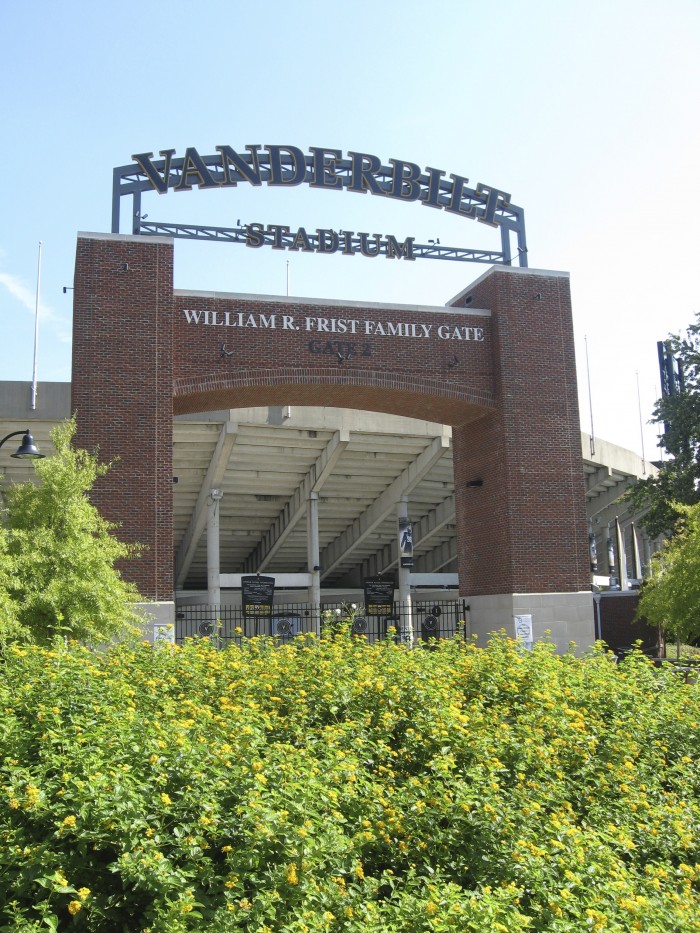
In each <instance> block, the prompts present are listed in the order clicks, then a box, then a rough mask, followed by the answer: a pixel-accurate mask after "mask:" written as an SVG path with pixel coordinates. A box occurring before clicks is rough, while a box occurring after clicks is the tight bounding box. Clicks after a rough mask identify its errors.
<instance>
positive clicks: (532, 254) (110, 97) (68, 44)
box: [0, 0, 700, 459]
mask: <svg viewBox="0 0 700 933" xmlns="http://www.w3.org/2000/svg"><path fill="white" fill-rule="evenodd" d="M699 44H700V4H699V3H698V2H697V0H692V2H690V0H673V2H671V3H668V4H664V5H661V4H658V3H652V2H648V0H636V2H627V0H588V2H585V3H584V2H575V0H569V2H562V0H552V2H550V0H529V2H524V0H501V2H498V3H494V2H486V0H431V3H430V4H426V3H417V2H414V0H403V2H402V3H400V4H393V5H391V4H389V5H387V4H376V5H371V4H369V5H367V4H364V5H358V4H351V3H348V4H329V3H327V2H317V0H297V2H296V3H293V4H290V3H286V2H280V0H270V2H268V3H266V4H253V3H249V2H246V3H242V2H237V0H229V2H224V0H209V2H208V3H206V4H201V5H200V4H192V3H184V2H180V0H174V2H170V3H168V4H162V3H156V2H150V0H144V2H142V3H141V4H139V5H133V4H124V3H115V2H112V0H101V2H100V3H95V2H94V0H93V2H76V0H63V2H61V3H56V2H53V0H52V2H44V0H4V2H3V3H2V4H0V53H1V54H0V79H1V82H2V88H3V93H2V95H0V138H1V139H2V142H3V146H2V153H3V163H4V166H3V168H4V170H3V173H2V189H1V194H0V218H1V221H2V222H1V223H0V321H1V335H2V339H1V340H0V363H1V365H0V379H26V380H29V379H31V376H32V364H33V347H34V301H35V289H36V274H37V255H38V243H39V241H40V240H41V241H42V243H43V246H42V275H41V313H40V328H39V352H38V374H39V381H40V383H41V381H42V380H46V381H51V380H68V379H69V378H70V335H71V292H70V291H69V292H68V293H67V294H65V295H64V294H63V286H70V285H71V284H72V277H73V264H74V256H75V240H76V234H77V232H78V231H109V229H110V212H111V180H112V168H113V167H114V166H117V165H122V164H125V163H128V162H129V161H130V160H131V155H132V154H133V153H136V152H149V151H153V152H155V153H157V152H158V151H159V150H161V149H167V148H175V149H176V150H177V154H178V155H180V154H182V153H183V152H184V149H185V148H186V147H187V146H194V147H196V148H197V149H198V150H199V152H201V153H213V152H214V151H215V146H216V145H220V144H228V145H231V146H232V147H233V148H234V149H239V148H240V149H242V148H243V147H244V146H245V145H246V144H255V143H259V144H261V145H266V144H271V143H277V144H282V145H294V146H298V147H299V148H300V149H302V150H303V151H307V150H308V147H309V146H322V147H328V148H336V149H341V150H343V151H344V152H347V151H348V150H359V151H363V152H368V153H373V154H375V155H377V156H379V157H380V158H381V159H382V161H383V162H386V161H387V160H388V159H389V158H392V157H393V158H397V159H406V160H408V161H413V162H416V163H418V164H419V165H421V166H434V167H437V168H441V169H444V170H445V171H446V172H447V173H450V172H454V173H457V174H461V175H463V176H466V177H468V178H469V179H470V181H471V182H472V183H476V182H478V181H480V182H483V183H485V184H489V185H493V186H496V187H498V188H501V189H504V190H506V191H508V192H510V193H511V195H512V200H513V203H515V204H518V205H520V206H522V207H523V208H524V209H525V219H526V226H527V236H528V247H529V264H530V266H531V267H532V268H539V269H556V270H564V271H568V272H570V274H571V287H572V295H573V302H574V325H575V330H576V342H577V359H578V369H579V385H580V407H581V413H582V427H583V428H584V429H586V430H588V429H589V427H590V415H589V403H588V381H587V374H586V344H587V349H588V359H589V366H590V376H591V389H592V401H593V422H594V428H595V433H596V435H597V436H598V437H601V438H606V439H608V440H611V441H613V442H615V443H619V444H622V445H623V446H626V447H630V448H633V449H636V450H637V451H638V452H641V445H642V435H641V431H640V411H639V403H638V388H637V387H638V386H639V399H640V400H641V410H642V421H643V422H645V424H644V428H643V431H644V435H643V436H644V447H645V454H646V456H647V458H648V459H654V458H655V457H657V456H658V454H657V451H656V447H655V433H656V432H655V429H654V428H652V427H650V426H647V425H646V421H647V419H648V418H649V416H650V414H651V409H652V407H653V402H654V400H655V398H656V395H657V394H658V367H657V356H656V341H657V340H659V339H662V338H664V337H665V336H666V335H667V334H668V333H669V332H671V331H682V330H683V329H684V328H685V327H686V326H687V325H688V324H689V323H690V322H691V321H692V320H693V319H694V317H695V315H696V314H697V313H698V311H700V300H699V297H698V291H699V288H698V276H697V273H696V271H695V270H696V267H697V264H698V257H699V256H700V235H699V233H698V226H697V216H698V213H699V210H698V209H699V208H700V183H699V182H698V164H699V159H698V154H699V150H700V146H699V143H700V122H699V121H698V103H699V101H700V67H699V65H698V55H697V48H698V46H699ZM144 210H145V211H147V212H148V213H149V214H150V215H151V217H152V218H154V219H158V220H161V221H183V222H191V223H208V224H215V225H221V226H228V225H231V226H233V225H235V222H236V220H237V219H239V218H240V219H242V220H244V222H252V221H258V222H262V223H286V224H289V225H290V226H291V227H293V228H294V229H296V227H298V226H304V227H306V228H307V229H309V230H314V229H315V228H316V227H318V226H329V227H336V228H337V227H340V226H343V227H344V228H346V229H347V228H349V229H355V230H368V231H371V232H374V231H375V230H376V231H382V232H391V233H395V234H396V235H398V236H401V237H405V236H414V237H416V240H417V242H426V241H427V239H430V238H437V237H439V238H440V239H441V241H442V242H443V243H449V244H450V245H457V246H465V247H474V248H480V247H483V248H498V246H497V240H496V238H495V237H494V233H493V231H491V230H490V228H488V227H486V226H485V225H483V224H478V223H473V222H471V221H467V220H464V219H461V218H451V217H448V216H447V215H445V212H444V211H440V212H438V211H423V210H419V209H418V207H417V206H410V207H409V205H405V204H394V203H392V202H390V201H387V200H386V199H382V198H372V197H364V198H363V197H358V196H355V195H351V194H349V193H346V192H343V193H340V194H338V195H337V196H336V194H335V193H329V192H319V191H313V190H311V189H309V188H308V186H306V185H303V186H301V187H299V188H294V189H290V190H285V191H283V190H281V189H277V188H268V187H267V186H264V187H263V188H261V189H253V188H250V187H248V188H247V190H246V189H245V187H244V186H240V187H239V188H236V189H233V190H228V191H192V192H189V193H184V192H183V193H178V194H174V193H172V192H170V193H169V194H168V195H167V196H165V197H163V198H160V199H159V198H158V196H157V195H155V194H154V195H151V196H150V200H149V201H148V203H146V200H144ZM122 232H127V230H126V227H125V226H123V227H122ZM175 256H176V272H175V284H176V286H177V287H178V288H193V289H216V290H222V291H232V292H262V293H265V294H285V290H286V276H287V259H290V266H289V275H290V290H291V293H292V294H293V295H300V296H309V297H331V298H340V299H342V298H346V299H350V300H368V301H389V302H399V303H401V302H410V303H418V304H435V305H439V304H444V303H445V302H446V301H447V300H449V299H450V298H451V297H452V296H453V295H454V294H455V293H457V292H458V291H460V290H461V289H462V288H464V287H466V286H467V285H468V284H469V283H470V282H471V281H472V280H474V279H475V278H477V277H478V276H479V275H481V274H482V273H483V272H484V271H485V269H486V268H487V267H485V266H482V265H476V264H466V263H452V262H436V261H428V260H418V261H416V262H414V263H405V262H403V261H401V262H387V261H386V260H384V259H376V260H370V259H364V258H362V257H353V258H349V257H341V256H334V257H331V256H318V255H308V256H305V255H300V254H289V253H286V252H277V251H273V250H271V249H269V248H262V249H258V250H250V249H246V248H245V247H242V246H233V245H223V244H213V243H212V244H201V243H187V242H183V241H177V242H176V245H175ZM543 365H546V360H543ZM40 399H41V391H40V394H39V402H40Z"/></svg>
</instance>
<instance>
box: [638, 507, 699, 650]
mask: <svg viewBox="0 0 700 933" xmlns="http://www.w3.org/2000/svg"><path fill="white" fill-rule="evenodd" d="M675 508H676V509H677V511H678V513H679V515H680V516H681V519H680V520H679V522H678V523H677V525H676V533H675V535H674V537H673V538H671V539H670V540H669V541H667V542H666V544H665V546H664V548H663V549H662V550H661V551H659V552H658V553H656V554H654V556H653V557H652V575H651V578H650V579H649V580H647V581H646V582H645V584H644V586H643V588H642V593H641V598H640V600H639V609H638V612H639V615H640V616H642V617H644V618H645V619H647V621H648V622H650V623H651V624H652V625H660V626H662V627H663V628H664V629H665V630H666V631H667V632H669V633H670V634H672V635H674V636H676V637H677V638H680V640H681V641H684V642H689V641H692V640H694V639H696V638H698V637H699V636H700V503H696V504H695V505H683V504H676V505H675Z"/></svg>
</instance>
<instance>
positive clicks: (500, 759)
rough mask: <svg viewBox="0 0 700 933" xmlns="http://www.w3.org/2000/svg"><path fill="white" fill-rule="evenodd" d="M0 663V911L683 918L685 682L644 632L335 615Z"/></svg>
mask: <svg viewBox="0 0 700 933" xmlns="http://www.w3.org/2000/svg"><path fill="white" fill-rule="evenodd" d="M2 666H3V668H4V676H3V679H2V687H1V689H2V698H1V700H0V719H1V722H0V735H2V737H3V738H2V746H3V763H2V792H3V793H2V803H1V805H0V905H2V906H0V929H2V930H18V931H29V930H32V931H39V930H44V931H45V930H46V929H49V930H63V929H75V930H86V931H110V933H112V931H122V930H125V931H129V933H146V931H150V933H178V931H189V930H204V929H206V930H213V931H251V933H252V931H260V933H263V931H272V933H287V931H289V933H301V931H307V933H317V931H318V933H320V931H348V933H361V931H370V933H373V931H376V933H380V931H381V933H391V931H407V933H413V931H416V933H417V931H447V930H449V931H455V933H457V931H459V933H462V931H478V933H485V931H521V930H551V931H572V933H573V931H576V933H580V931H583V930H595V931H598V930H611V931H628V930H643V931H647V933H649V931H658V933H662V931H663V933H670V931H679V933H680V931H684V933H685V931H692V930H700V900H699V899H698V893H699V887H700V864H698V863H699V862H700V857H699V853H698V839H699V838H700V836H699V830H700V768H699V766H698V747H699V742H700V704H699V703H698V687H697V686H695V685H694V684H687V683H685V682H684V680H683V678H681V677H679V676H678V675H677V674H674V672H673V671H672V670H657V669H655V668H654V667H653V666H652V665H651V664H650V663H649V662H648V661H646V660H645V659H644V658H642V657H640V656H639V655H636V654H635V655H632V656H630V658H629V659H627V660H626V661H625V662H624V663H622V664H620V665H615V664H614V663H613V662H612V661H611V660H610V658H609V657H607V656H606V655H605V654H603V653H602V652H599V653H595V654H593V655H591V656H590V657H587V658H584V659H579V658H575V657H574V656H573V655H567V656H564V657H560V656H557V655H555V654H554V652H553V650H552V649H551V648H550V647H549V646H547V645H537V646H536V647H535V650H534V651H532V652H526V651H522V650H521V649H519V648H518V647H517V646H516V645H515V644H514V643H513V642H512V641H510V640H508V639H506V638H498V639H495V640H494V641H493V642H492V643H491V645H490V646H489V647H488V648H487V649H485V650H478V649H476V648H473V647H471V646H466V645H465V644H464V643H460V642H458V641H450V642H444V643H442V644H440V645H439V647H438V648H437V649H436V650H434V651H424V650H413V651H411V650H407V649H406V648H403V647H401V646H397V645H395V644H393V643H391V642H385V643H382V644H379V645H368V644H366V643H365V642H364V641H363V640H362V639H353V638H351V637H347V636H343V635H340V636H336V637H334V638H328V639H324V640H321V641H320V642H319V641H316V640H315V639H313V638H311V637H309V636H305V637H304V636H300V637H299V638H298V639H296V641H295V643H294V644H293V645H286V646H275V644H274V643H273V642H270V641H266V640H261V641H257V640H253V641H251V642H246V643H244V644H243V645H242V646H240V647H236V646H234V647H231V648H229V649H227V650H224V651H217V650H214V648H213V647H211V646H210V645H209V644H208V643H207V642H206V641H203V642H192V643H189V644H187V645H185V647H183V648H171V647H168V646H160V647H156V648H153V647H149V646H148V645H145V644H141V645H137V646H134V645H131V646H118V647H115V648H113V649H111V650H109V651H107V652H104V653H100V652H94V651H91V650H89V649H87V648H84V647H80V646H78V645H75V644H71V645H68V646H63V647H54V648H45V647H40V646H21V645H16V646H14V647H9V648H8V649H7V651H6V652H5V658H4V663H3V665H2ZM670 667H671V665H669V668H670Z"/></svg>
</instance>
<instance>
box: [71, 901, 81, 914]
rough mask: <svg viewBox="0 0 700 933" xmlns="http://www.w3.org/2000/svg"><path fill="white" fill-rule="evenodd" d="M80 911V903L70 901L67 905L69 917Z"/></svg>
mask: <svg viewBox="0 0 700 933" xmlns="http://www.w3.org/2000/svg"><path fill="white" fill-rule="evenodd" d="M82 909H83V905H82V904H81V903H80V901H71V902H70V904H69V905H68V913H69V914H70V915H71V917H75V915H76V914H77V913H78V911H79V910H82Z"/></svg>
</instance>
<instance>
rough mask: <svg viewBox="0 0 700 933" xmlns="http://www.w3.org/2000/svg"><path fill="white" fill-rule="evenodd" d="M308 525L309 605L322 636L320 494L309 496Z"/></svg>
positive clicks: (315, 628)
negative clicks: (319, 532) (319, 538)
mask: <svg viewBox="0 0 700 933" xmlns="http://www.w3.org/2000/svg"><path fill="white" fill-rule="evenodd" d="M306 525H307V534H306V541H307V545H306V546H307V562H308V572H309V573H310V574H311V585H310V586H309V603H310V605H311V614H312V619H313V627H314V631H315V632H316V634H317V635H320V634H321V567H320V565H319V561H320V559H321V558H320V553H321V551H320V545H319V540H318V493H317V492H312V493H310V494H309V502H308V508H307V510H306Z"/></svg>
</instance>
